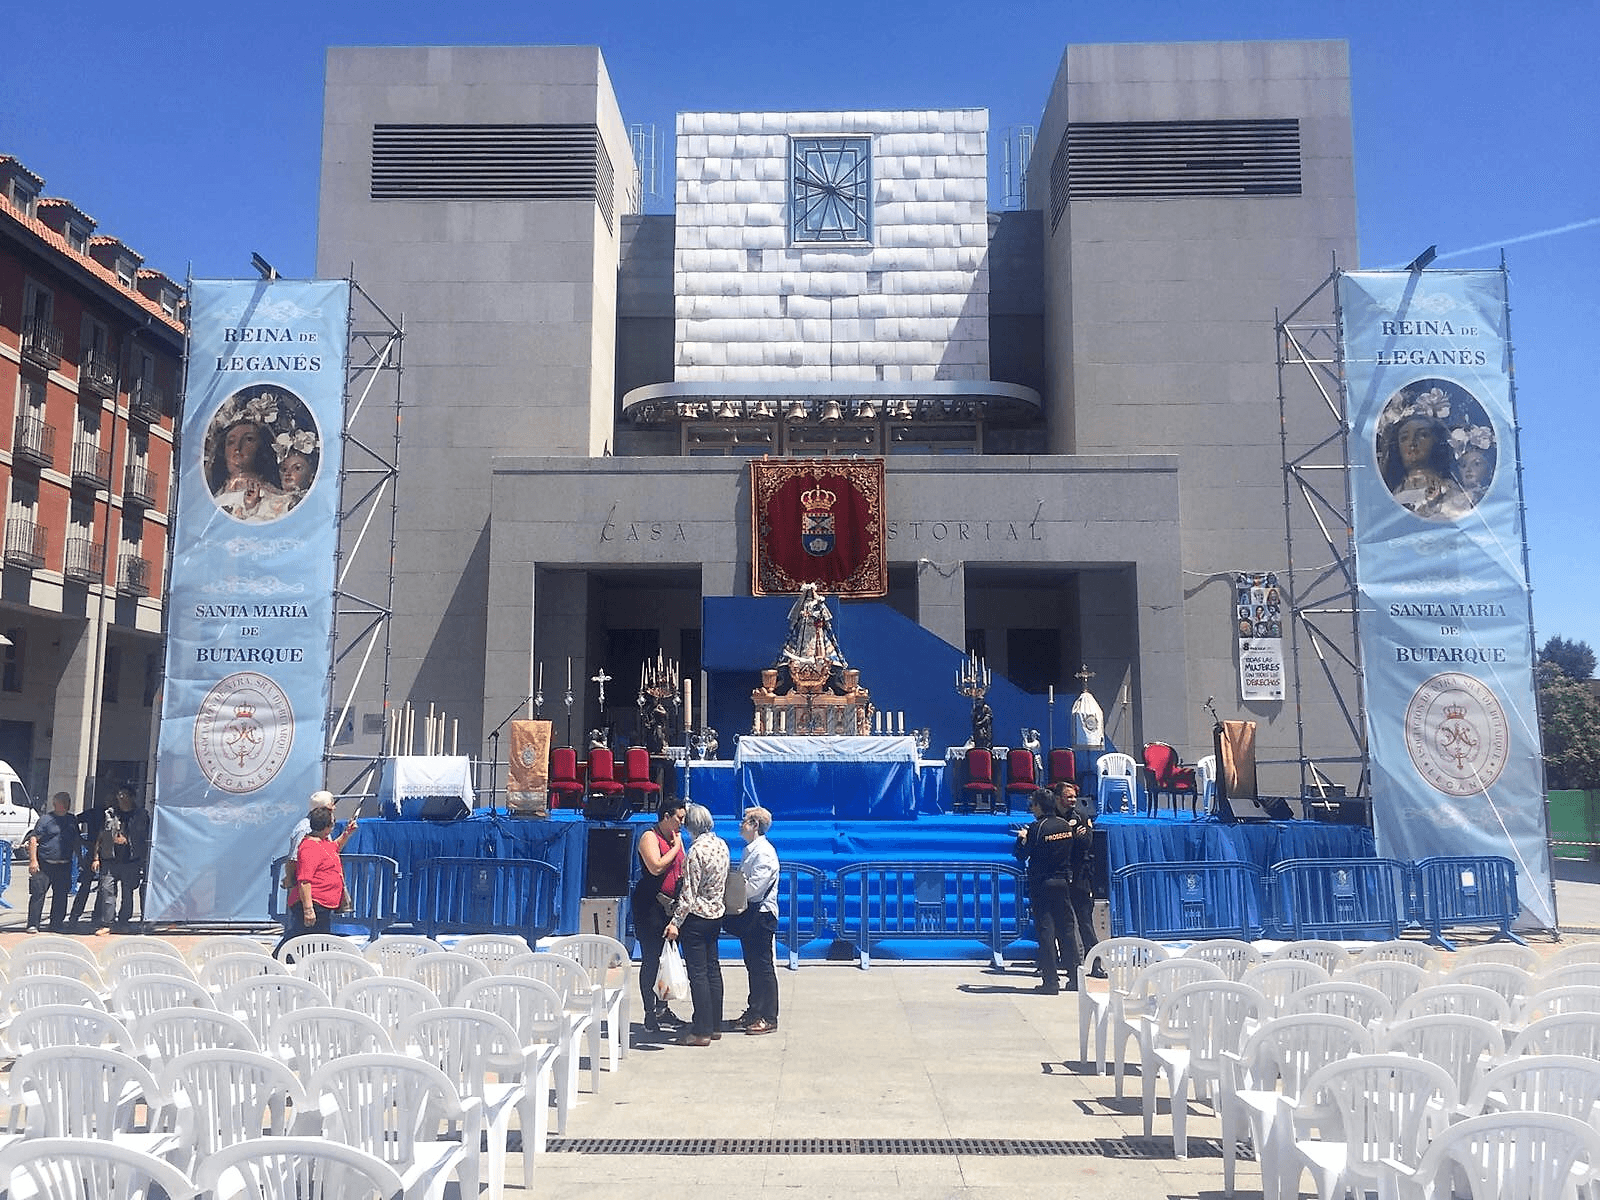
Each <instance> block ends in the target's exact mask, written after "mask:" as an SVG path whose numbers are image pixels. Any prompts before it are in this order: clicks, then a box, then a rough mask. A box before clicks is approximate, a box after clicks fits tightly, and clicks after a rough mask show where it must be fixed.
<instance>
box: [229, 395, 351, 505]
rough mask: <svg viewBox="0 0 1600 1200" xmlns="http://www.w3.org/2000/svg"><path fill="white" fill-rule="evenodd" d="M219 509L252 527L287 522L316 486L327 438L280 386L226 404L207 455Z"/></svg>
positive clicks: (236, 397) (305, 409)
mask: <svg viewBox="0 0 1600 1200" xmlns="http://www.w3.org/2000/svg"><path fill="white" fill-rule="evenodd" d="M201 454H202V455H203V460H202V463H201V466H202V469H203V470H204V472H205V478H206V486H207V487H209V488H210V489H211V499H212V500H213V501H214V502H215V503H216V506H217V507H218V508H219V509H220V510H222V512H224V513H226V514H227V515H228V516H230V517H232V518H233V519H234V520H235V521H242V522H244V523H245V524H249V525H266V524H269V523H271V522H273V521H276V520H278V519H279V518H281V517H285V516H287V515H288V514H289V513H290V512H291V511H292V510H293V509H294V507H295V506H296V505H297V504H299V503H300V501H302V500H304V499H305V497H306V494H307V493H308V492H310V491H311V489H312V488H313V487H314V486H315V485H316V482H317V471H318V469H319V467H320V466H321V464H322V434H321V432H320V431H319V430H318V428H317V421H316V418H315V417H314V416H312V414H311V409H310V408H309V407H308V406H307V405H306V402H305V401H304V400H302V399H300V397H299V396H296V395H295V394H294V393H293V392H291V391H290V390H289V389H288V388H286V387H283V386H281V385H279V384H262V383H253V384H251V385H250V386H249V387H244V388H240V389H239V390H238V391H237V392H234V393H233V395H231V396H229V397H228V398H227V399H226V400H224V401H223V402H222V403H221V405H219V406H218V408H217V411H216V413H215V414H213V416H212V418H211V422H210V424H209V425H207V426H206V436H205V444H204V446H203V447H202V449H201Z"/></svg>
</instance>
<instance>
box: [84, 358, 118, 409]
mask: <svg viewBox="0 0 1600 1200" xmlns="http://www.w3.org/2000/svg"><path fill="white" fill-rule="evenodd" d="M85 392H88V393H89V394H90V395H94V396H102V397H104V398H106V399H110V398H111V397H112V396H115V395H116V394H117V364H116V360H115V359H113V358H112V357H111V356H110V355H109V354H107V353H106V352H105V351H104V350H85V351H84V352H83V361H82V362H80V363H79V364H78V394H79V395H80V396H81V395H83V394H84V393H85Z"/></svg>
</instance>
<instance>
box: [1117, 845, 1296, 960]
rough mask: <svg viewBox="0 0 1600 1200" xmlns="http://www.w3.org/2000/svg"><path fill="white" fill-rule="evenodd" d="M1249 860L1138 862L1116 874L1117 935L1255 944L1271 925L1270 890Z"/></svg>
mask: <svg viewBox="0 0 1600 1200" xmlns="http://www.w3.org/2000/svg"><path fill="white" fill-rule="evenodd" d="M1264 884H1265V880H1264V878H1263V876H1262V874H1261V872H1260V871H1259V870H1258V869H1257V868H1256V867H1255V866H1254V865H1253V864H1251V863H1245V862H1183V863H1132V864H1130V865H1128V866H1126V867H1123V868H1121V869H1120V870H1119V871H1117V872H1116V874H1115V875H1113V876H1112V879H1111V886H1112V889H1113V899H1112V905H1111V913H1112V930H1111V932H1112V934H1113V935H1114V936H1116V937H1129V936H1132V937H1144V938H1154V939H1167V940H1173V939H1182V938H1193V937H1236V938H1242V939H1244V940H1245V941H1251V940H1253V939H1255V938H1258V937H1261V936H1262V935H1263V933H1264V932H1265V930H1266V928H1267V927H1268V926H1270V924H1271V915H1270V907H1269V905H1268V902H1267V897H1268V895H1269V890H1268V889H1267V888H1266V887H1265V886H1264Z"/></svg>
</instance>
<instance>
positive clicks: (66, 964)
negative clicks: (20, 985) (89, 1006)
mask: <svg viewBox="0 0 1600 1200" xmlns="http://www.w3.org/2000/svg"><path fill="white" fill-rule="evenodd" d="M9 975H10V977H11V978H12V979H24V978H26V977H28V976H30V975H53V976H55V977H56V978H58V979H76V980H77V981H78V982H79V983H83V984H87V985H88V986H89V987H91V988H93V989H94V990H95V991H96V992H99V993H100V994H101V995H104V994H105V991H106V980H105V976H104V975H102V974H100V968H99V967H98V966H96V965H95V963H94V961H93V960H92V959H91V960H89V961H85V960H84V959H83V958H81V957H80V956H78V955H76V954H60V953H57V952H56V951H54V950H40V951H38V952H37V953H34V954H30V955H28V956H27V957H26V958H13V959H12V960H11V969H10V971H9Z"/></svg>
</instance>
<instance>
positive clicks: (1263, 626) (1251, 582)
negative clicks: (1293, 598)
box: [1232, 571, 1284, 700]
mask: <svg viewBox="0 0 1600 1200" xmlns="http://www.w3.org/2000/svg"><path fill="white" fill-rule="evenodd" d="M1233 601H1234V603H1233V618H1232V619H1233V624H1234V629H1235V631H1236V633H1237V634H1238V638H1239V698H1240V699H1241V700H1282V699H1283V620H1284V616H1283V613H1284V608H1283V589H1282V587H1281V586H1280V585H1279V583H1278V574H1277V572H1276V571H1236V572H1234V576H1233Z"/></svg>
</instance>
